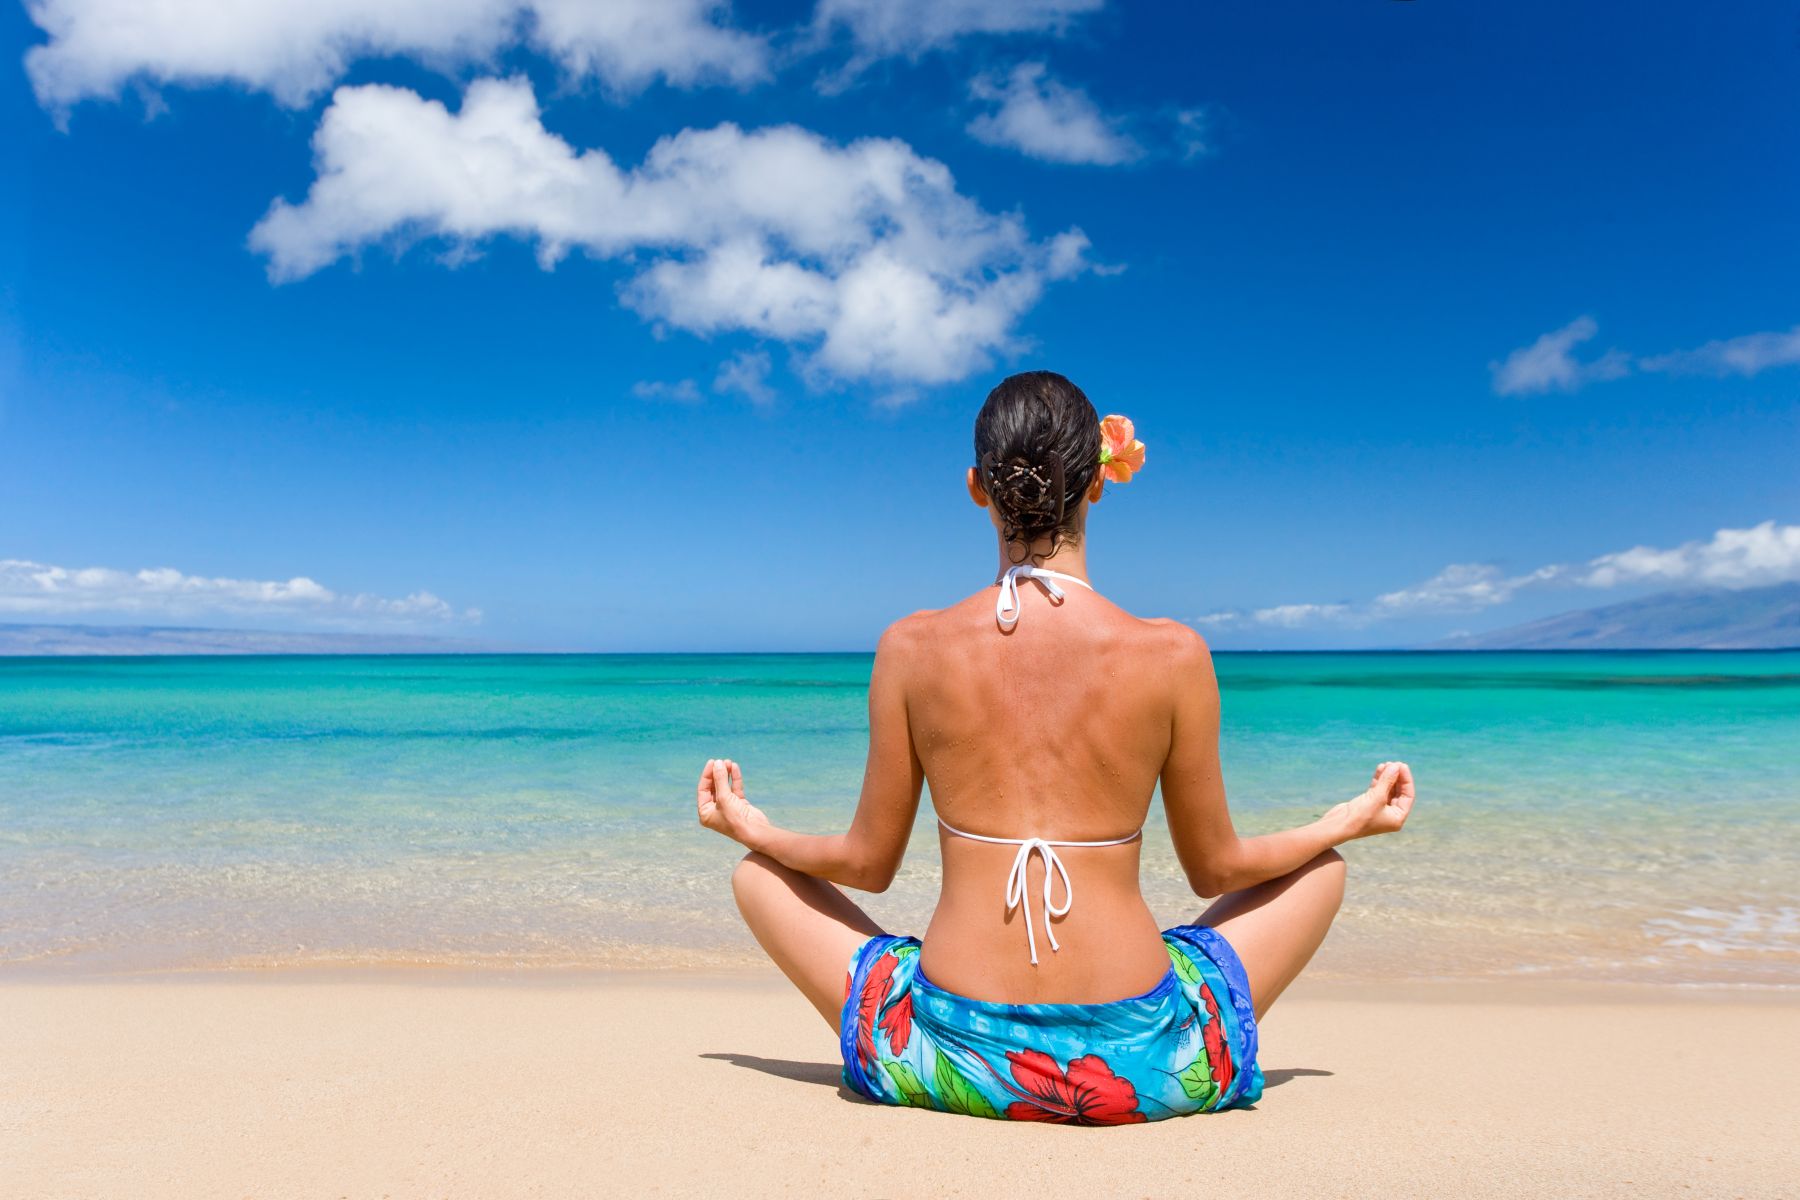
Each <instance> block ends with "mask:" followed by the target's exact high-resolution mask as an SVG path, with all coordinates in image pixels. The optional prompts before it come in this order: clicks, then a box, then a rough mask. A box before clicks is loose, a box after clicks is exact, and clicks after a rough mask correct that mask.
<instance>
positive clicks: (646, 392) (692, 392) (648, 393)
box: [631, 379, 701, 404]
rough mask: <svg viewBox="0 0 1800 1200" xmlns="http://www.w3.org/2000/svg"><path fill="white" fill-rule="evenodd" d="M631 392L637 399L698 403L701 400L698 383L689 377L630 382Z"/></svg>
mask: <svg viewBox="0 0 1800 1200" xmlns="http://www.w3.org/2000/svg"><path fill="white" fill-rule="evenodd" d="M631 394H632V395H634V396H636V397H637V398H638V399H639V400H673V401H674V402H675V403H677V404H698V403H700V400H701V396H700V385H699V384H697V383H695V382H694V381H693V380H691V379H678V380H676V381H675V382H674V383H665V382H663V381H662V380H660V379H646V380H643V381H641V382H639V383H634V384H632V385H631Z"/></svg>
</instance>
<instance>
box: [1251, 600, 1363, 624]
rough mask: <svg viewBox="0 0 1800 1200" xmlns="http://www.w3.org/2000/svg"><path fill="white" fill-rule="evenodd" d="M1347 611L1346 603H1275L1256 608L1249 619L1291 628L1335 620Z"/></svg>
mask: <svg viewBox="0 0 1800 1200" xmlns="http://www.w3.org/2000/svg"><path fill="white" fill-rule="evenodd" d="M1348 611H1349V605H1346V604H1277V605H1275V606H1274V607H1272V608H1259V609H1257V610H1256V611H1255V612H1253V613H1251V614H1250V619H1251V620H1252V621H1255V622H1256V623H1257V624H1258V625H1279V626H1282V627H1283V628H1287V629H1293V628H1296V627H1298V626H1301V625H1310V624H1312V623H1314V622H1315V621H1328V620H1335V619H1336V618H1338V617H1341V616H1343V615H1344V614H1345V613H1347V612H1348Z"/></svg>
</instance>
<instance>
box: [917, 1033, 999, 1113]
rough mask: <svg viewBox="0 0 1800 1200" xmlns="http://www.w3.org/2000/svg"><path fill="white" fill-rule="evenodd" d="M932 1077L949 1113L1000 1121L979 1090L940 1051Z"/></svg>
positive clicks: (991, 1105)
mask: <svg viewBox="0 0 1800 1200" xmlns="http://www.w3.org/2000/svg"><path fill="white" fill-rule="evenodd" d="M932 1077H933V1078H934V1079H935V1080H936V1081H937V1089H938V1095H940V1096H942V1097H943V1098H944V1107H945V1108H947V1109H949V1110H950V1111H951V1112H953V1113H962V1114H964V1115H965V1116H970V1117H987V1118H988V1119H990V1120H999V1119H1000V1114H999V1112H997V1111H996V1110H995V1108H994V1106H993V1104H991V1103H990V1102H989V1101H988V1098H987V1097H986V1096H984V1095H982V1094H981V1089H980V1088H978V1087H976V1086H975V1084H974V1083H973V1082H971V1081H970V1079H969V1077H968V1076H967V1075H964V1074H963V1073H962V1072H961V1071H959V1070H957V1069H956V1064H955V1063H953V1062H951V1061H950V1059H949V1058H948V1057H947V1056H946V1055H945V1054H944V1052H943V1051H942V1050H939V1051H938V1052H937V1064H936V1068H935V1070H933V1072H932Z"/></svg>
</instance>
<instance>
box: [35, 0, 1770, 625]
mask: <svg viewBox="0 0 1800 1200" xmlns="http://www.w3.org/2000/svg"><path fill="white" fill-rule="evenodd" d="M138 7H141V6H134V5H131V4H128V3H127V2H126V0H34V3H33V4H32V5H30V6H29V11H28V10H27V8H22V7H18V6H9V7H7V8H5V9H3V10H0V13H3V14H4V15H0V37H3V38H4V39H5V43H6V53H5V55H4V60H5V62H6V63H7V64H8V65H6V66H5V68H4V69H3V70H0V109H3V117H4V128H5V130H6V135H5V136H6V147H7V149H6V153H7V158H8V160H9V169H8V170H7V171H5V172H4V173H0V621H50V622H59V621H84V622H101V623H117V622H131V623H152V624H185V625H211V626H241V627H254V628H284V629H285V628H305V629H355V630H365V631H376V632H380V631H383V630H393V631H402V630H404V631H407V632H427V633H434V634H439V635H441V636H445V637H454V638H467V639H475V640H478V641H482V642H484V643H490V644H496V645H506V646H520V647H546V648H567V649H599V650H656V649H692V650H707V649H861V648H867V647H869V646H871V645H873V643H874V640H875V638H876V636H877V635H878V634H879V632H880V630H881V628H882V627H883V626H884V625H885V624H886V623H887V622H888V621H890V620H892V619H894V618H895V617H896V616H898V615H901V614H903V613H905V612H907V611H910V610H912V609H916V608H921V607H932V606H936V605H940V604H943V603H946V602H949V601H951V600H954V599H956V598H958V597H960V596H963V595H966V594H967V593H968V592H970V591H973V590H975V589H977V588H979V587H980V586H982V585H983V584H985V583H987V582H988V581H989V580H990V579H991V572H992V547H991V533H990V532H989V529H988V526H987V524H986V520H985V517H984V516H983V515H982V514H980V513H979V512H978V511H976V510H975V509H973V508H972V507H970V506H969V504H968V501H967V499H966V497H965V496H964V495H963V492H962V487H961V483H960V475H961V472H962V470H963V468H964V467H965V466H966V465H967V461H968V458H969V453H970V452H969V436H970V425H971V422H972V420H973V416H974V412H975V410H976V408H977V407H978V406H979V403H980V400H981V397H982V396H983V395H984V394H985V392H986V391H987V389H988V388H989V387H991V386H992V384H993V383H994V382H995V381H997V380H998V379H999V378H1000V377H1002V376H1003V375H1005V374H1006V373H1008V372H1010V371H1014V370H1020V369H1027V368H1036V367H1049V368H1052V369H1055V370H1059V371H1062V372H1064V373H1065V374H1067V375H1069V376H1070V377H1071V378H1073V379H1075V380H1076V381H1077V382H1078V383H1080V384H1081V385H1082V386H1083V388H1084V389H1086V390H1087V392H1088V393H1089V395H1090V396H1091V397H1092V398H1093V399H1094V402H1095V403H1096V405H1097V406H1098V407H1099V408H1100V410H1101V411H1102V412H1123V413H1126V414H1128V415H1130V416H1131V417H1133V418H1134V419H1135V420H1136V422H1137V424H1138V428H1139V433H1140V436H1142V437H1143V438H1144V440H1145V441H1146V442H1147V443H1148V445H1149V448H1150V449H1149V466H1148V469H1147V470H1146V471H1145V472H1144V474H1143V475H1142V476H1141V477H1140V478H1139V479H1138V480H1137V481H1135V482H1133V483H1132V484H1131V485H1130V486H1128V487H1125V488H1120V489H1116V490H1115V492H1114V493H1113V494H1110V495H1109V496H1108V498H1107V499H1106V500H1105V501H1104V502H1103V503H1102V504H1101V505H1100V506H1099V508H1098V509H1097V510H1096V512H1095V514H1094V519H1093V525H1092V539H1091V549H1090V557H1091V566H1092V569H1093V573H1094V578H1095V581H1096V583H1097V584H1098V585H1099V587H1100V589H1101V590H1102V591H1103V592H1105V593H1106V594H1108V595H1110V596H1111V597H1113V598H1114V599H1116V600H1118V601H1119V602H1120V603H1122V604H1125V605H1126V606H1128V607H1130V608H1132V609H1133V610H1135V611H1139V612H1142V613H1145V614H1156V615H1167V616H1174V617H1178V618H1181V619H1184V620H1191V621H1194V622H1196V623H1197V624H1198V626H1199V627H1200V628H1202V629H1203V631H1204V632H1206V633H1207V635H1208V637H1209V638H1210V640H1212V641H1213V643H1214V644H1215V645H1217V646H1220V647H1227V648H1229V647H1312V646H1391V645H1412V644H1419V643H1422V642H1426V641H1429V640H1431V639H1434V638H1437V637H1441V636H1444V635H1446V634H1449V633H1451V632H1455V631H1460V630H1482V629H1490V628H1496V627H1499V626H1502V625H1507V624H1511V623H1514V622H1517V621H1521V620H1526V619H1530V618H1532V617H1535V616H1540V615H1544V614H1547V613H1551V612H1557V611H1563V610H1566V609H1570V608H1580V607H1587V606H1590V605H1594V604H1601V603H1607V602H1611V601H1614V600H1620V599H1625V598H1628V597H1630V596H1633V595H1637V594H1642V593H1645V592H1648V591H1655V590H1661V589H1663V588H1667V587H1673V586H1690V585H1723V586H1747V585H1752V584H1757V583H1765V582H1774V581H1780V580H1785V579H1794V578H1800V525H1797V524H1796V523H1797V522H1800V472H1797V471H1796V469H1795V464H1796V463H1800V404H1797V403H1796V394H1797V388H1800V296H1797V295H1796V289H1795V286H1794V285H1795V281H1796V278H1797V277H1800V271H1797V268H1800V174H1797V173H1796V171H1795V168H1794V165H1793V164H1794V161H1795V154H1794V152H1795V149H1796V146H1795V135H1794V132H1793V121H1792V113H1793V105H1794V100H1795V94H1794V80H1795V78H1796V66H1797V65H1800V18H1796V16H1795V15H1794V12H1793V10H1792V8H1791V7H1790V6H1786V5H1780V4H1774V3H1749V4H1741V5H1731V6H1725V7H1718V6H1714V7H1711V8H1697V7H1695V6H1692V5H1676V4H1664V3H1655V4H1643V5H1636V6H1632V8H1631V11H1630V13H1629V17H1628V19H1627V18H1626V16H1625V15H1624V14H1622V10H1619V9H1617V8H1616V7H1611V8H1609V7H1606V6H1585V7H1571V6H1568V5H1553V4H1532V3H1520V4H1513V5H1507V6H1503V7H1502V6H1458V5H1451V4H1446V3H1438V2H1434V0H1421V2H1419V3H1408V4H1402V3H1368V4H1359V5H1342V4H1323V3H1320V4H1281V3H1277V4H1261V5H1219V4H1194V5H1152V4H1131V5H1126V4H1119V3H1104V4H1103V3H1098V2H1096V0H1019V2H1016V3H1011V4H994V5H989V6H977V8H975V9H973V10H971V9H969V8H968V7H967V6H963V5H959V4H955V3H948V2H944V0H931V2H928V3H919V4H915V5H912V6H910V7H908V8H907V12H908V13H909V14H910V15H909V16H907V17H905V18H904V19H900V20H896V19H895V18H894V16H893V13H894V12H895V11H896V9H895V7H894V6H893V5H888V4H882V3H876V2H875V0H821V2H820V3H819V4H817V5H816V6H815V5H776V4H752V3H748V2H740V3H737V4H734V5H725V4H708V3H706V2H705V0H684V2H681V3H673V2H660V3H647V2H646V0H634V2H633V3H623V4H617V5H614V6H613V7H612V8H611V9H608V10H606V13H605V14H604V15H605V16H606V18H607V19H595V17H594V13H595V12H596V11H597V10H595V9H593V8H592V7H591V6H589V7H587V8H586V9H583V8H582V7H580V6H576V7H574V8H571V6H570V5H569V3H568V2H567V0H454V2H445V3H438V4H422V3H419V2H417V0H387V2H386V3H365V4H358V5H351V4H339V3H336V2H335V0H310V2H308V3H305V4H300V3H290V2H289V0H270V3H268V4H265V5H256V6H243V7H244V11H239V12H231V11H230V10H231V9H232V8H233V7H234V6H225V7H224V8H223V9H221V8H219V6H216V5H213V4H208V3H203V2H202V0H190V2H189V3H187V5H186V7H187V8H191V9H192V10H193V11H192V13H186V14H185V15H184V5H183V4H179V3H170V4H167V5H163V6H161V8H160V10H159V11H163V12H167V13H171V14H173V16H172V17H171V18H170V23H169V24H168V25H167V26H159V25H158V24H157V23H156V21H155V20H154V19H152V18H150V17H146V16H143V15H142V14H138V15H133V14H134V12H135V9H136V8H138ZM220 12H226V13H229V15H227V16H220V15H219V13H220ZM971 12H974V13H975V14H976V15H975V16H971ZM209 14H210V15H209ZM371 14H374V16H371ZM375 17H379V18H380V19H379V20H376V19H375ZM134 22H135V24H134ZM201 28H203V29H205V30H206V32H207V36H205V37H196V36H194V30H195V29H201ZM28 55H29V59H28ZM28 63H29V65H28ZM334 89H341V90H336V91H334Z"/></svg>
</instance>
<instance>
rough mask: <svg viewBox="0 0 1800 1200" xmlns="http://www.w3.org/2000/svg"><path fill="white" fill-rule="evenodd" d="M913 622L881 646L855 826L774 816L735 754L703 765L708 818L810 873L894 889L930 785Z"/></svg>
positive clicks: (704, 819)
mask: <svg viewBox="0 0 1800 1200" xmlns="http://www.w3.org/2000/svg"><path fill="white" fill-rule="evenodd" d="M905 625H906V622H905V621H901V622H899V623H897V624H896V625H894V626H893V627H892V628H890V629H889V630H888V631H887V633H885V634H883V635H882V638H881V643H880V645H878V646H877V647H876V648H875V669H874V672H873V673H872V674H871V675H870V677H869V759H868V764H867V766H866V767H865V768H864V769H863V786H862V798H861V799H860V800H859V801H858V802H857V805H856V816H855V817H854V818H853V819H852V820H851V822H850V829H849V831H848V832H846V833H839V834H831V835H828V836H816V835H813V834H806V833H794V832H792V831H791V830H787V829H782V828H781V827H779V826H777V825H774V824H772V823H771V822H770V821H769V819H768V818H767V817H765V816H764V815H763V814H762V812H761V811H760V810H759V809H757V808H756V807H755V806H754V805H752V804H751V803H750V802H749V801H748V800H746V799H745V797H744V776H743V772H742V771H741V770H740V769H739V768H738V765H737V763H735V762H733V761H731V760H730V759H715V760H713V761H711V762H709V763H707V764H706V767H705V769H703V770H702V771H701V772H700V787H699V793H698V797H697V800H698V807H699V814H700V824H702V825H704V826H706V828H708V829H711V830H714V831H716V832H718V833H722V834H724V835H725V836H726V837H728V838H731V839H732V840H734V841H737V842H741V843H742V844H743V845H745V846H746V847H748V848H749V849H751V850H758V851H761V852H762V853H764V854H766V855H768V856H769V857H770V858H772V859H774V860H775V861H776V862H779V863H781V864H782V865H784V866H787V867H791V868H792V869H793V870H796V871H799V872H801V873H802V874H806V875H813V876H816V877H817V878H820V879H828V880H830V881H831V882H832V883H839V884H843V885H844V886H845V887H853V888H856V889H857V890H858V891H864V892H881V891H886V890H887V886H888V885H889V884H890V883H892V882H893V881H894V873H895V872H896V871H898V870H899V869H900V860H901V858H902V857H904V856H905V854H906V843H907V839H908V838H910V837H911V836H912V827H913V818H914V817H915V816H917V815H918V811H919V793H920V791H921V789H922V788H923V787H924V785H925V771H924V768H923V767H922V766H920V764H919V758H918V755H916V754H915V753H913V743H912V730H911V728H910V726H909V725H908V723H907V717H906V689H905V686H904V674H905V670H906V665H907V662H908V661H909V659H910V655H908V654H907V652H906V643H907V641H908V637H909V635H908V633H907V632H906V631H905V629H904V628H903V627H904V626H905Z"/></svg>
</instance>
